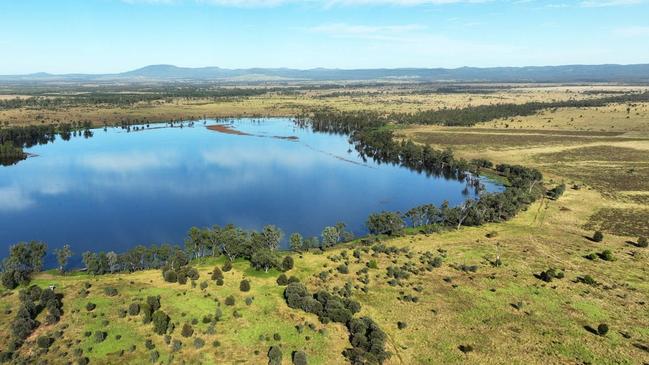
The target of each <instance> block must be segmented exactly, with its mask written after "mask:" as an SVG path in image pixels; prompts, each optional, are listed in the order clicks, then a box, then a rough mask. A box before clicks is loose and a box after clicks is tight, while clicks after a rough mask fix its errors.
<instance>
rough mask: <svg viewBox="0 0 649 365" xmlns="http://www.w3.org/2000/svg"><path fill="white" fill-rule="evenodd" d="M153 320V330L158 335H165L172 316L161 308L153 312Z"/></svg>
mask: <svg viewBox="0 0 649 365" xmlns="http://www.w3.org/2000/svg"><path fill="white" fill-rule="evenodd" d="M152 320H153V331H154V332H155V333H157V334H158V335H164V334H165V333H167V328H168V327H169V322H170V321H171V318H169V316H168V315H167V313H165V312H163V311H161V310H156V311H155V312H154V313H153V316H152Z"/></svg>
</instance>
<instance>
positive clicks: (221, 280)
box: [216, 279, 224, 286]
mask: <svg viewBox="0 0 649 365" xmlns="http://www.w3.org/2000/svg"><path fill="white" fill-rule="evenodd" d="M223 284H224V283H223V279H216V285H218V286H223Z"/></svg>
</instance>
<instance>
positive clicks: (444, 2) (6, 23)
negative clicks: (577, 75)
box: [0, 0, 649, 74]
mask: <svg viewBox="0 0 649 365" xmlns="http://www.w3.org/2000/svg"><path fill="white" fill-rule="evenodd" d="M575 63H584V64H599V63H624V64H626V63H649V0H573V1H568V0H550V1H546V0H301V1H299V0H56V1H53V0H0V74H20V73H31V72H40V71H45V72H53V73H71V72H83V73H104V72H121V71H126V70H130V69H134V68H138V67H141V66H145V65H149V64H174V65H178V66H188V67H199V66H220V67H227V68H247V67H293V68H313V67H337V68H377V67H460V66H524V65H558V64H575Z"/></svg>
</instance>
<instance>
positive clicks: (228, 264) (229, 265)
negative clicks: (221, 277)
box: [223, 261, 232, 272]
mask: <svg viewBox="0 0 649 365" xmlns="http://www.w3.org/2000/svg"><path fill="white" fill-rule="evenodd" d="M230 270H232V262H230V261H226V262H225V264H224V265H223V271H224V272H228V271H230Z"/></svg>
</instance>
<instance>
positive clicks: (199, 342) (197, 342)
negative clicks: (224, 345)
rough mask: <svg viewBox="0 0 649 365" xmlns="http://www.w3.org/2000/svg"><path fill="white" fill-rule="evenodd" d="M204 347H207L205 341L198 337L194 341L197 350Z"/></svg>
mask: <svg viewBox="0 0 649 365" xmlns="http://www.w3.org/2000/svg"><path fill="white" fill-rule="evenodd" d="M203 346H205V340H203V339H202V338H198V337H197V338H195V339H194V347H195V348H197V349H200V348H202V347H203Z"/></svg>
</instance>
